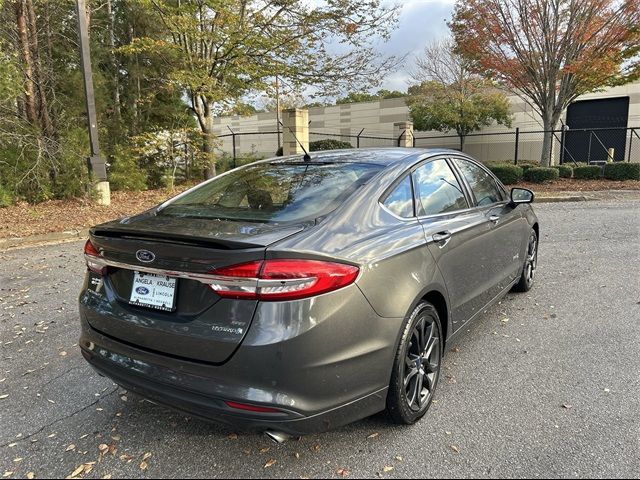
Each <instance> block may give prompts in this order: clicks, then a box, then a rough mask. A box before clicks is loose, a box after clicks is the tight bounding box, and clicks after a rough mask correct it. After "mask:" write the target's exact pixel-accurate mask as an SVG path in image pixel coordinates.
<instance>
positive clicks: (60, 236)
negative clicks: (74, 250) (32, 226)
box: [0, 228, 89, 250]
mask: <svg viewBox="0 0 640 480" xmlns="http://www.w3.org/2000/svg"><path fill="white" fill-rule="evenodd" d="M88 237H89V229H88V228H84V229H82V230H73V231H66V232H54V233H45V234H42V235H30V236H28V237H13V238H0V250H9V249H14V248H24V247H37V246H40V245H49V244H56V243H66V242H73V241H78V240H84V239H86V238H88Z"/></svg>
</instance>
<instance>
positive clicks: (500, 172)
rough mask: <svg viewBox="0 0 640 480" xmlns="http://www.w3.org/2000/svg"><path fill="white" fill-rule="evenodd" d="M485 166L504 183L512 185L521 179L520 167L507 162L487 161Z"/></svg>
mask: <svg viewBox="0 0 640 480" xmlns="http://www.w3.org/2000/svg"><path fill="white" fill-rule="evenodd" d="M487 167H488V168H489V170H491V171H492V172H493V174H494V175H495V176H496V177H498V178H499V179H500V181H501V182H502V183H504V184H505V185H512V184H514V183H518V181H520V180H522V173H523V172H522V168H520V167H519V166H517V165H510V164H508V163H488V164H487Z"/></svg>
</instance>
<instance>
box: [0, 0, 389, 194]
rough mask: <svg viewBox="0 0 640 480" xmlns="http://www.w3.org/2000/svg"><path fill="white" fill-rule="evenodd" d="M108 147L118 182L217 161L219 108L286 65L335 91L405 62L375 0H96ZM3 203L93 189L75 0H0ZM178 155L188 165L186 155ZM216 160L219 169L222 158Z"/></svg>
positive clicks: (289, 75) (187, 172)
mask: <svg viewBox="0 0 640 480" xmlns="http://www.w3.org/2000/svg"><path fill="white" fill-rule="evenodd" d="M84 14H85V15H86V17H87V20H88V24H89V34H90V37H89V38H90V47H91V56H92V67H93V76H94V84H95V85H94V86H95V92H96V106H97V115H98V124H99V132H100V140H101V150H102V152H103V155H104V156H105V157H106V160H107V165H108V175H109V180H110V182H111V184H112V187H114V188H116V189H117V188H146V187H156V186H160V185H166V184H170V183H171V182H172V181H173V180H174V179H175V173H176V170H177V169H178V168H179V169H181V170H183V171H182V172H181V176H182V178H194V179H201V178H203V177H211V176H213V175H215V174H216V173H217V169H216V163H217V162H216V161H217V157H218V155H217V153H216V147H217V146H218V141H217V139H216V137H215V135H214V134H213V119H214V118H215V117H216V116H219V115H222V114H224V113H226V112H229V111H232V110H233V109H235V108H238V105H241V104H242V103H243V102H244V101H245V99H246V96H247V95H248V94H250V93H252V92H256V91H264V90H266V89H267V88H268V87H269V85H270V84H271V82H272V80H273V78H274V76H276V75H279V76H280V77H282V78H286V79H287V81H288V82H289V83H290V84H292V85H296V86H303V85H304V86H313V87H314V88H315V89H317V90H318V91H321V92H323V93H324V94H326V95H331V94H336V93H338V92H340V91H344V90H348V89H350V88H352V87H353V86H354V85H358V86H359V87H361V88H365V89H366V88H368V87H370V86H373V85H376V84H378V83H379V82H380V79H381V78H383V77H384V76H385V74H386V73H387V72H388V71H389V70H390V69H391V68H394V67H395V66H396V65H397V62H398V59H396V58H394V57H380V56H379V55H375V51H374V39H378V38H383V39H385V38H388V36H389V35H390V32H391V31H392V29H393V28H394V26H395V24H396V22H397V14H398V8H397V7H395V6H389V7H387V6H383V5H381V3H380V2H379V1H378V0H364V1H362V0H332V1H331V2H325V3H322V4H318V5H313V6H311V5H309V4H308V3H307V2H303V1H298V0H259V1H256V0H226V1H224V2H221V1H219V0H88V1H87V9H86V12H84ZM0 16H1V19H2V24H1V25H0V47H1V49H0V52H1V53H0V108H1V109H2V115H1V116H0V203H3V202H4V203H7V202H8V201H11V200H12V199H25V200H28V201H41V200H45V199H49V198H65V197H74V196H81V195H84V194H85V193H86V192H87V185H88V184H89V183H90V181H91V180H90V179H89V178H88V173H87V171H88V170H87V166H86V158H87V156H88V155H89V152H88V138H87V133H86V111H85V104H84V95H83V86H82V76H81V70H80V59H79V53H78V34H77V29H76V28H77V27H76V25H77V17H76V12H75V2H73V1H70V0H65V1H59V0H4V1H0ZM178 163H179V165H178ZM218 170H219V168H218Z"/></svg>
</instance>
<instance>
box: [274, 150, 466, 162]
mask: <svg viewBox="0 0 640 480" xmlns="http://www.w3.org/2000/svg"><path fill="white" fill-rule="evenodd" d="M442 154H449V155H451V154H458V155H459V154H460V152H458V151H457V150H451V149H448V148H402V147H389V148H349V149H344V150H323V151H320V152H311V153H310V154H309V156H310V157H311V160H310V162H318V163H322V162H332V163H374V164H377V165H384V166H389V165H393V164H396V163H403V162H404V161H407V160H412V159H416V158H418V157H427V156H434V155H442ZM270 161H271V162H272V163H275V162H277V163H291V162H296V163H297V162H304V156H303V155H302V154H300V155H288V156H286V157H277V158H275V159H270Z"/></svg>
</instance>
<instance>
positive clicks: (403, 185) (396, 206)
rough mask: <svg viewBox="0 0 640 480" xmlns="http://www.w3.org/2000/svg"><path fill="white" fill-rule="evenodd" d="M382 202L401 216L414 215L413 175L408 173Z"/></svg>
mask: <svg viewBox="0 0 640 480" xmlns="http://www.w3.org/2000/svg"><path fill="white" fill-rule="evenodd" d="M382 204H383V205H384V206H385V207H387V208H388V209H389V210H391V211H392V212H393V213H395V214H396V215H398V216H399V217H403V218H409V217H413V190H412V189H411V175H407V176H406V177H404V179H402V181H401V182H400V183H399V184H398V185H396V188H394V189H393V191H392V192H391V193H390V194H389V195H388V196H387V198H386V199H385V200H384V202H382Z"/></svg>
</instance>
